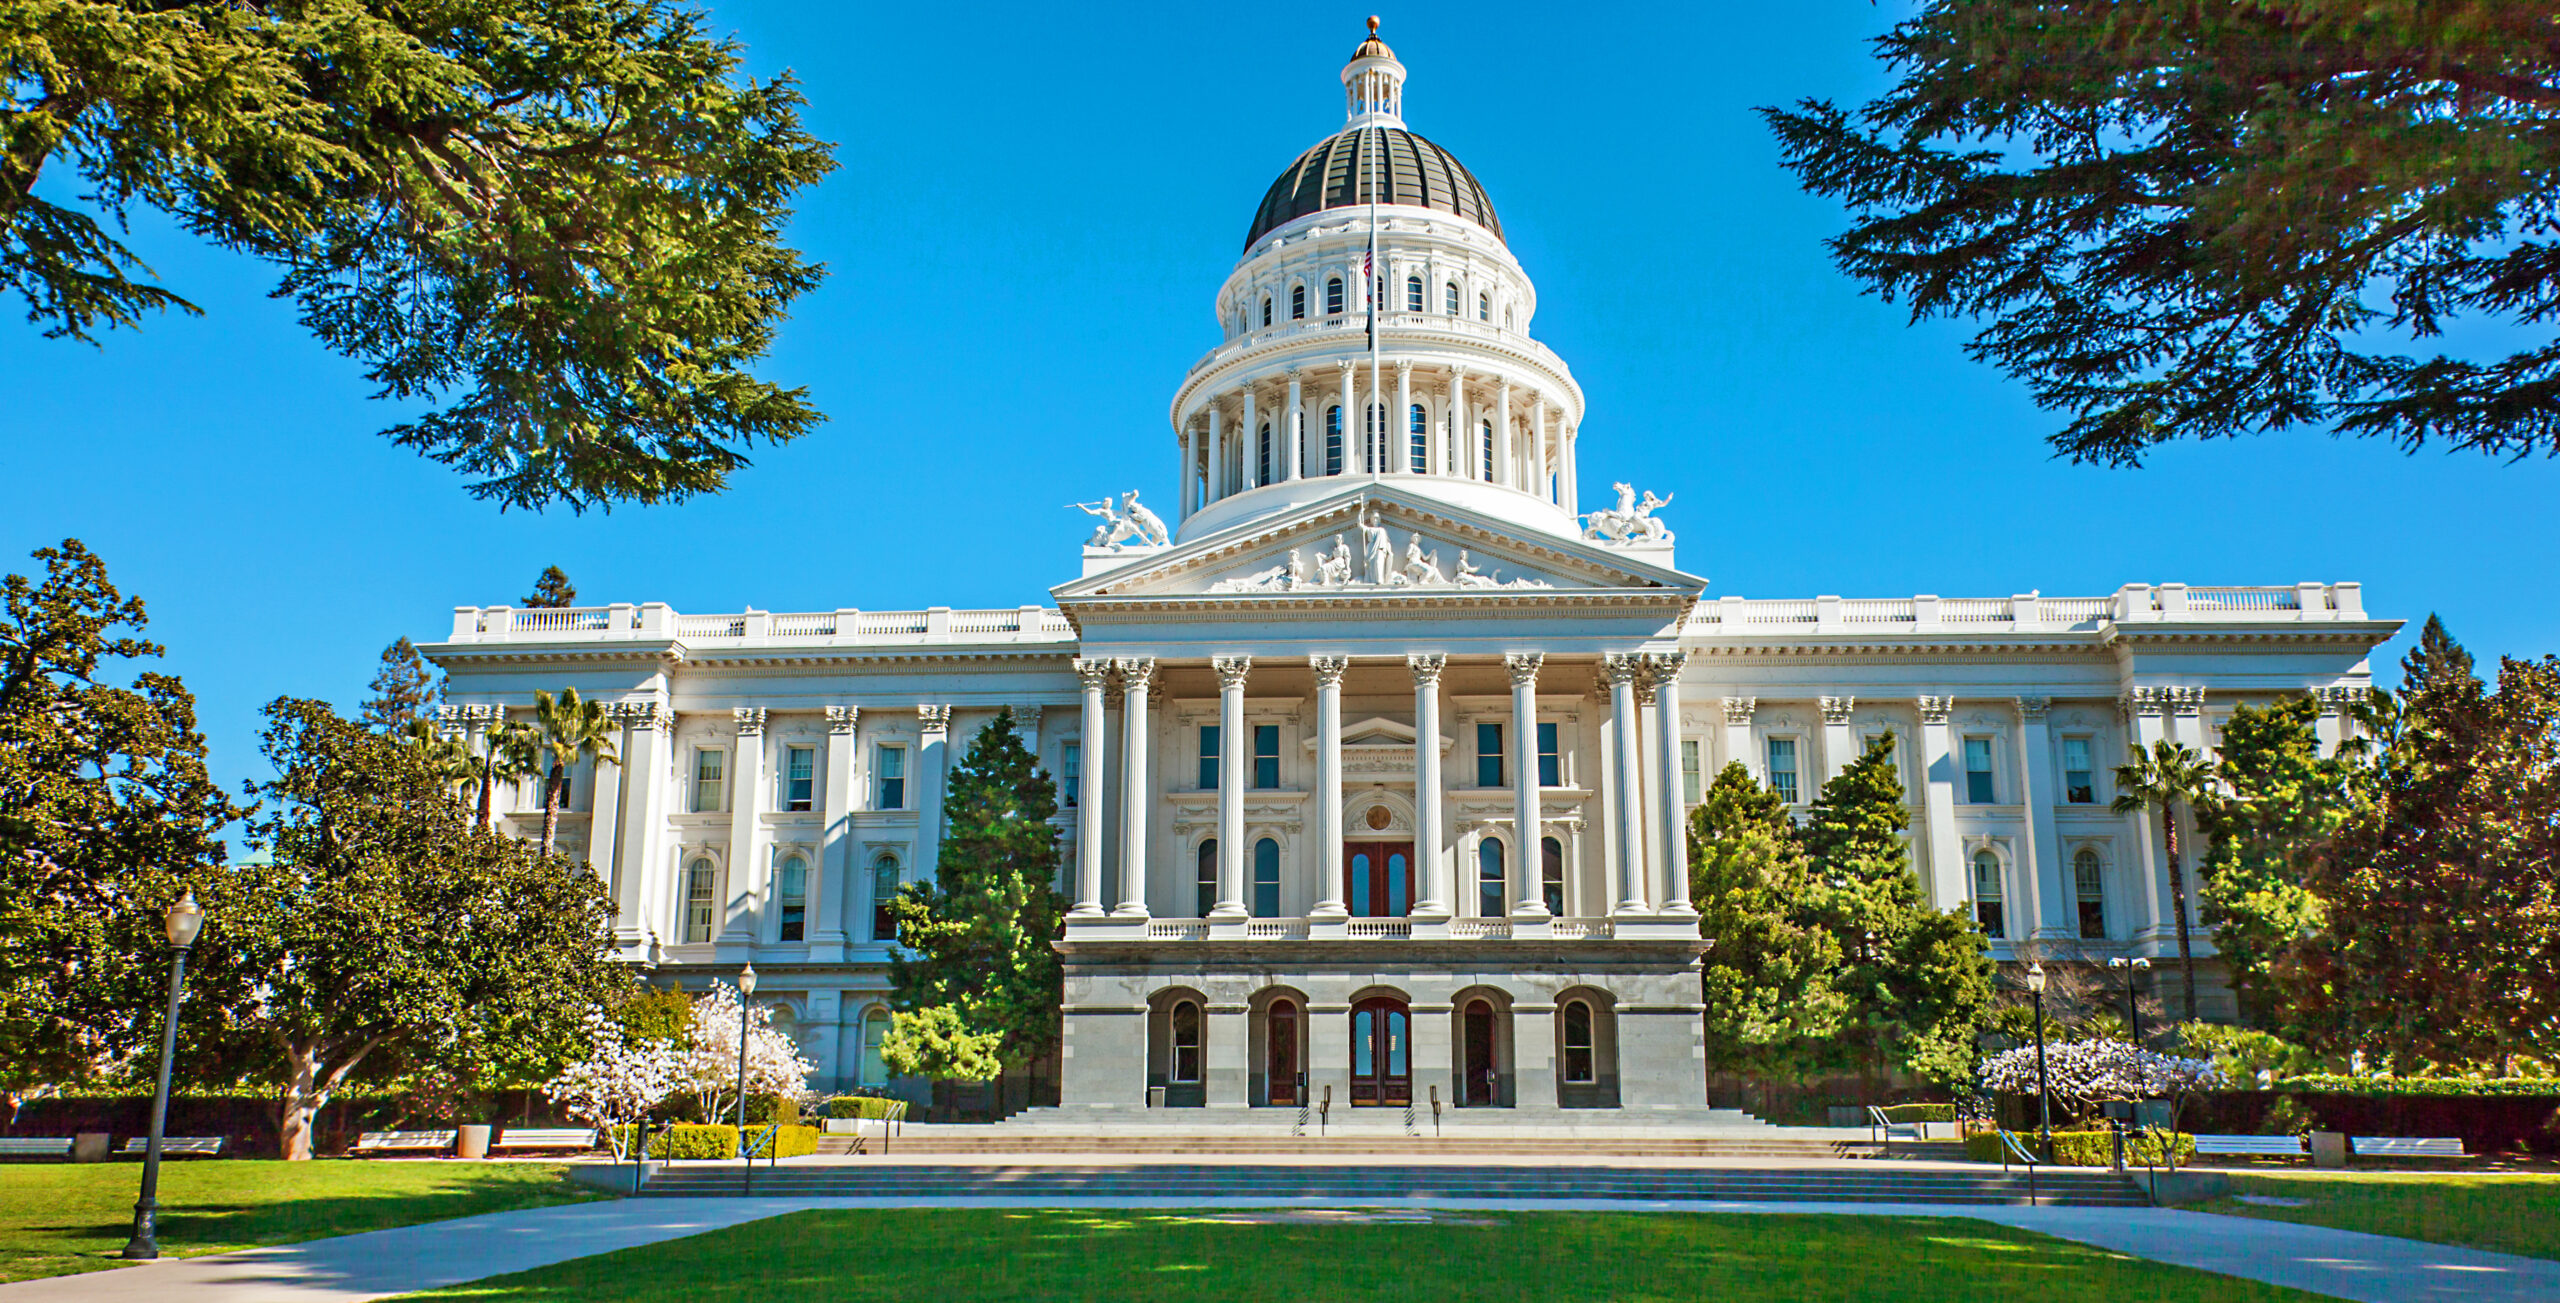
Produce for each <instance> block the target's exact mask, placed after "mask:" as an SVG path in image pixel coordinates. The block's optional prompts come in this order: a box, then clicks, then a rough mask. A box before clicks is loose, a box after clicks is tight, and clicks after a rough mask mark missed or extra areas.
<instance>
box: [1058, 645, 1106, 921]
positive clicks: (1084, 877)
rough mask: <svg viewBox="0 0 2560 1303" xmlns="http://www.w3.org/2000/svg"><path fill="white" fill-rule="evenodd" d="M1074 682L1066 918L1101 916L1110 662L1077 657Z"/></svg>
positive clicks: (1102, 913) (1102, 910)
mask: <svg viewBox="0 0 2560 1303" xmlns="http://www.w3.org/2000/svg"><path fill="white" fill-rule="evenodd" d="M1075 670H1076V683H1077V684H1078V685H1079V686H1081V687H1082V688H1083V689H1084V735H1083V736H1082V737H1081V738H1080V739H1078V742H1077V745H1078V747H1079V749H1081V750H1082V752H1083V754H1082V755H1079V756H1077V757H1076V761H1077V764H1078V766H1079V769H1080V771H1081V772H1079V773H1078V774H1077V775H1076V788H1077V791H1076V904H1075V908H1074V909H1073V910H1071V911H1069V913H1068V917H1070V918H1101V917H1103V915H1104V912H1105V911H1104V909H1103V905H1102V819H1103V811H1102V793H1103V790H1104V789H1103V785H1102V776H1103V775H1104V774H1105V773H1106V772H1108V771H1106V770H1105V769H1104V768H1103V767H1102V763H1103V761H1104V759H1105V758H1106V757H1107V756H1108V754H1109V751H1110V730H1109V729H1108V728H1106V727H1104V725H1103V722H1102V691H1103V689H1104V688H1107V687H1109V686H1110V685H1111V662H1109V661H1103V660H1092V661H1089V660H1084V659H1081V658H1079V659H1077V660H1076V662H1075Z"/></svg>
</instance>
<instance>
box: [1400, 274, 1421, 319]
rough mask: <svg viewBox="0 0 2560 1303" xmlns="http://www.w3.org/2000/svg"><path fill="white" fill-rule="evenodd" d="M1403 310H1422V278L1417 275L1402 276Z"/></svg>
mask: <svg viewBox="0 0 2560 1303" xmlns="http://www.w3.org/2000/svg"><path fill="white" fill-rule="evenodd" d="M1404 310H1405V311H1407V312H1420V311H1422V278H1421V277H1419V276H1407V277H1405V278H1404Z"/></svg>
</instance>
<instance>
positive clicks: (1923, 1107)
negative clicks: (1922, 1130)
mask: <svg viewBox="0 0 2560 1303" xmlns="http://www.w3.org/2000/svg"><path fill="white" fill-rule="evenodd" d="M1882 1107H1883V1111H1884V1115H1885V1118H1886V1119H1887V1120H1888V1121H1893V1122H1953V1121H1955V1120H1956V1106H1955V1105H1953V1104H1886V1105H1883V1106H1882Z"/></svg>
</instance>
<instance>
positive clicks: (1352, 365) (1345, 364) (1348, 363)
mask: <svg viewBox="0 0 2560 1303" xmlns="http://www.w3.org/2000/svg"><path fill="white" fill-rule="evenodd" d="M1333 365H1334V367H1335V369H1337V370H1339V371H1341V372H1342V374H1343V375H1345V376H1348V375H1350V374H1351V373H1352V371H1353V370H1355V369H1357V368H1358V367H1359V365H1360V361H1359V359H1358V358H1349V357H1342V358H1335V359H1334V362H1333Z"/></svg>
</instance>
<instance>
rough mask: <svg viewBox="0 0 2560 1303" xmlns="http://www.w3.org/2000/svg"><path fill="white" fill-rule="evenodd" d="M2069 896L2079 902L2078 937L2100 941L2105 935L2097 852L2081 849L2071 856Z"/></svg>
mask: <svg viewBox="0 0 2560 1303" xmlns="http://www.w3.org/2000/svg"><path fill="white" fill-rule="evenodd" d="M2071 885H2072V888H2073V892H2072V894H2073V895H2075V896H2077V897H2079V901H2080V936H2081V939H2082V940H2085V941H2100V940H2104V939H2105V938H2106V935H2107V879H2106V870H2105V866H2104V865H2102V864H2101V863H2100V862H2099V860H2098V849H2097V848H2096V847H2094V846H2083V847H2081V848H2080V853H2079V854H2077V855H2074V856H2072V857H2071Z"/></svg>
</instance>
